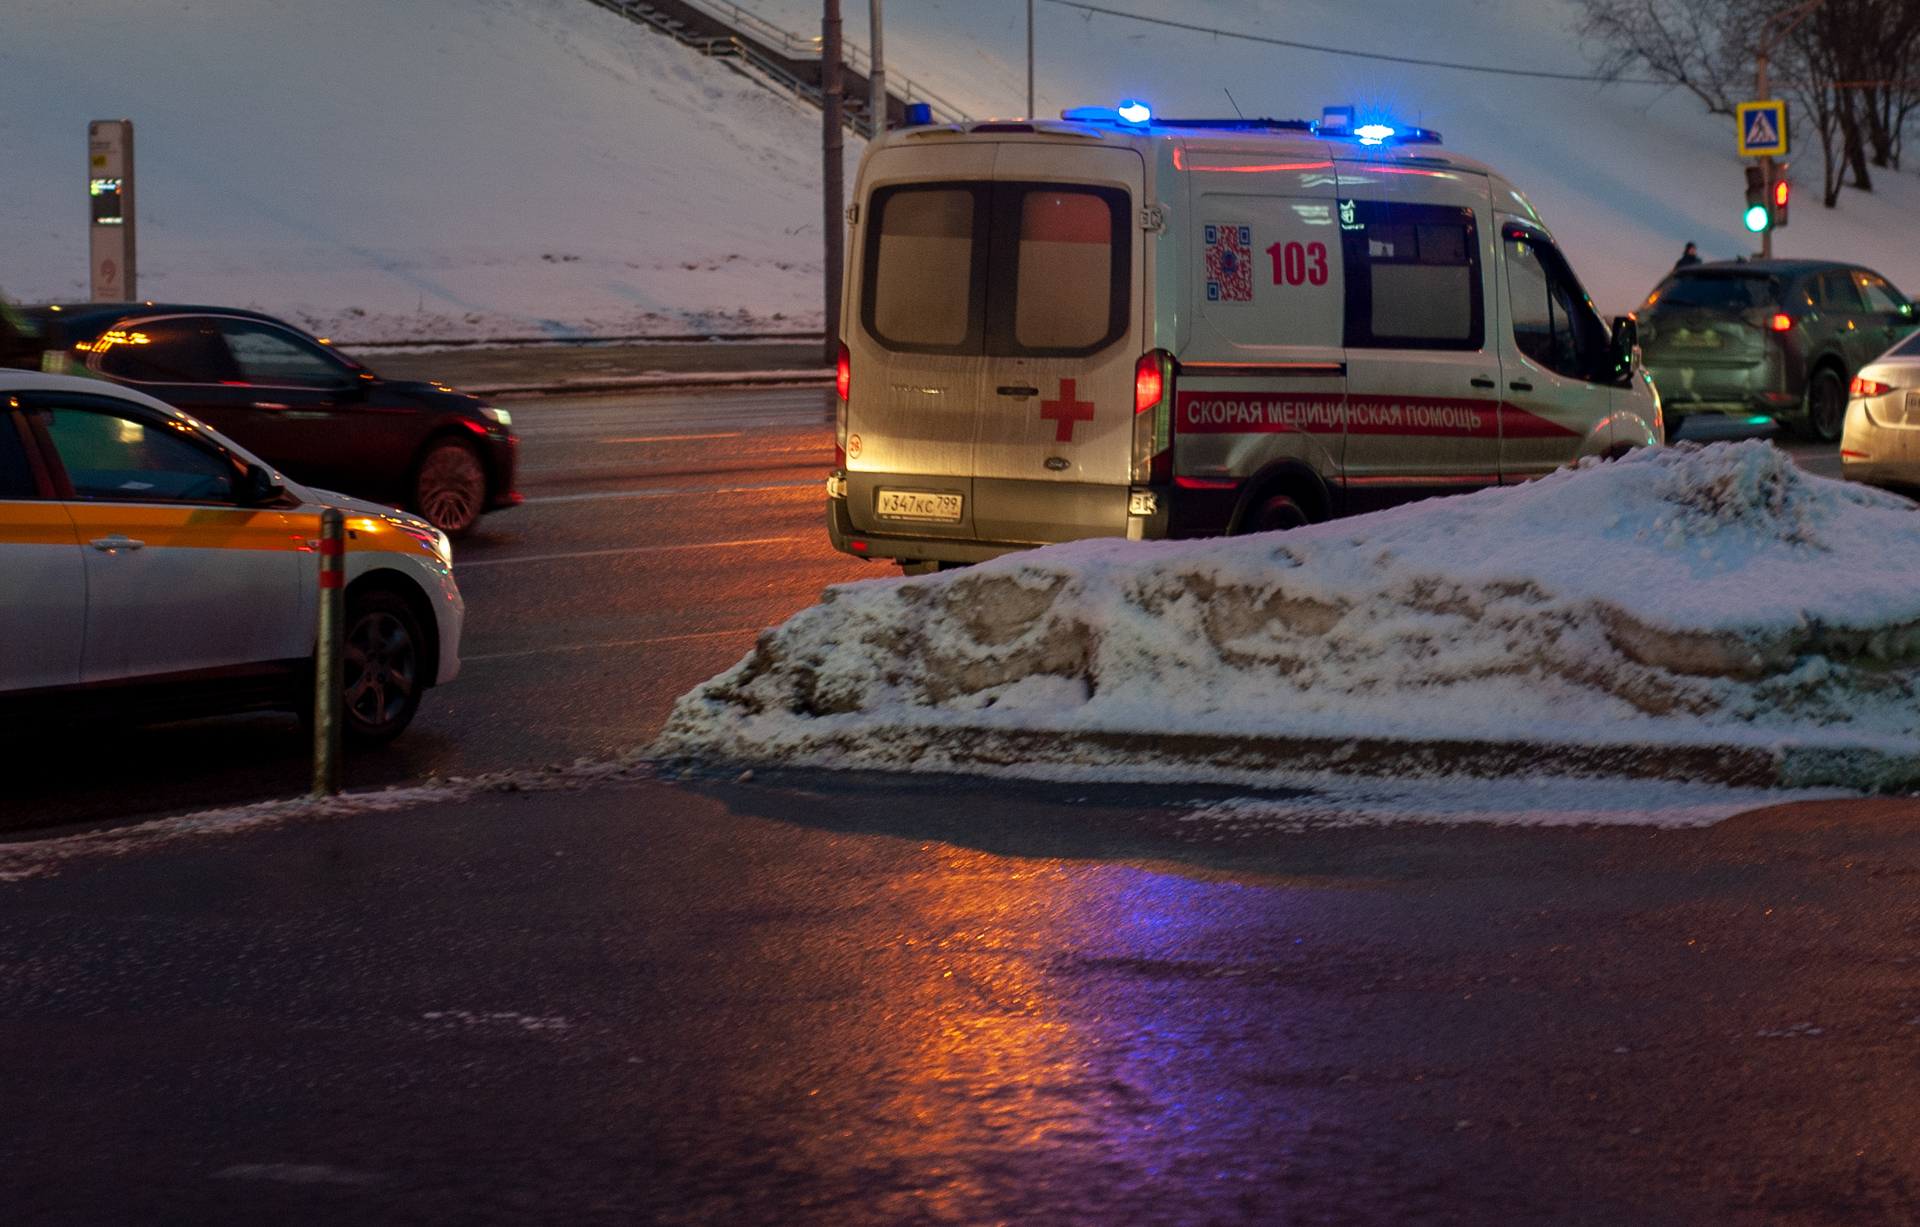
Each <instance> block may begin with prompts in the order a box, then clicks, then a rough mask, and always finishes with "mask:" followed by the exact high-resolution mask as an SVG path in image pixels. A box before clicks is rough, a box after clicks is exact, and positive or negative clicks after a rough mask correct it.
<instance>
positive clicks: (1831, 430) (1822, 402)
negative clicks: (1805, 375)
mask: <svg viewBox="0 0 1920 1227" xmlns="http://www.w3.org/2000/svg"><path fill="white" fill-rule="evenodd" d="M1846 423H1847V384H1846V381H1845V380H1843V379H1841V378H1840V372H1839V371H1836V370H1834V369H1833V368H1832V367H1830V366H1823V367H1821V368H1820V369H1819V370H1817V371H1815V372H1814V373H1813V379H1812V380H1811V381H1810V382H1809V383H1808V384H1807V422H1806V434H1807V437H1808V438H1810V439H1817V440H1819V441H1820V442H1822V443H1838V442H1839V441H1840V428H1841V427H1843V426H1845V425H1846Z"/></svg>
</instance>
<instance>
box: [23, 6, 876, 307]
mask: <svg viewBox="0 0 1920 1227" xmlns="http://www.w3.org/2000/svg"><path fill="white" fill-rule="evenodd" d="M118 118H131V119H132V120H134V123H135V141H136V151H137V156H138V163H139V166H138V174H139V201H138V204H139V211H140V234H139V242H140V284H139V290H140V294H141V296H142V297H143V298H155V299H161V298H165V299H172V300H175V301H194V302H218V303H230V304H236V305H244V306H255V307H259V308H261V309H263V310H266V311H271V312H274V313H276V314H280V315H284V316H287V317H289V318H293V319H298V320H303V321H306V322H307V323H309V324H310V325H312V326H313V327H315V328H316V329H319V330H321V331H322V332H323V333H324V334H326V335H331V336H333V337H336V338H341V339H366V338H388V337H408V336H419V335H426V336H452V335H469V336H471V335H482V336H484V335H494V336H502V335H508V336H525V335H540V334H543V333H565V332H572V331H588V332H597V333H632V332H647V331H657V332H684V331H687V330H688V329H689V328H693V329H700V330H710V331H716V332H717V331H744V330H779V329H785V328H795V329H805V328H818V327H819V325H820V298H821V294H820V279H821V257H820V242H821V240H820V225H821V221H820V203H819V200H820V197H819V183H820V169H819V168H820V154H819V149H820V120H819V112H818V111H816V110H810V109H808V108H806V107H803V106H801V105H799V104H797V103H796V102H794V101H793V100H792V99H791V98H784V97H781V96H778V95H776V94H773V93H770V92H769V91H767V90H766V89H763V88H761V87H760V86H758V85H756V84H754V83H753V82H751V81H748V80H747V79H745V78H743V77H741V76H739V75H738V74H736V73H734V72H733V71H731V70H730V69H728V68H727V67H726V66H725V65H724V64H722V63H720V62H718V61H713V60H708V59H704V58H702V57H701V56H699V55H697V54H695V53H693V52H691V51H688V50H686V49H685V48H682V47H679V46H678V45H676V44H674V43H672V42H671V41H669V40H668V39H665V38H662V37H661V36H659V35H658V34H655V33H653V32H652V31H650V30H647V29H644V28H642V27H640V26H637V25H634V24H632V23H630V22H627V21H624V20H622V19H621V18H619V17H616V16H614V15H612V14H610V13H608V12H606V11H604V10H602V9H599V8H596V7H594V6H593V5H591V4H588V3H586V0H407V3H405V4H394V3H390V2H388V0H323V2H322V3H317V4H298V5H296V4H287V3H284V2H280V0H170V2H169V3H165V4H137V5H129V4H125V3H118V2H116V0H7V2H6V3H5V4H0V290H4V292H5V293H6V294H7V295H8V296H9V297H10V298H13V299H15V300H24V301H36V300H55V301H58V300H70V299H75V298H84V297H85V296H86V293H87V284H86V275H87V248H86V243H87V234H86V226H87V216H86V200H85V184H86V133H87V121H89V120H92V119H118ZM859 153H860V145H859V142H858V141H852V140H850V141H849V166H850V167H851V166H852V165H853V164H854V163H856V162H857V160H858V157H859Z"/></svg>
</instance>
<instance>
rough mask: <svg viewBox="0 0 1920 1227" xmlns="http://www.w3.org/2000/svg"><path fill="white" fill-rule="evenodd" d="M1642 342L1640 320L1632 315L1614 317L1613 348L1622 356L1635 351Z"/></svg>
mask: <svg viewBox="0 0 1920 1227" xmlns="http://www.w3.org/2000/svg"><path fill="white" fill-rule="evenodd" d="M1639 344H1640V322H1639V321H1638V320H1636V319H1634V318H1633V317H1632V316H1631V315H1616V316H1614V317H1613V348H1614V350H1615V351H1616V352H1617V353H1619V354H1620V356H1621V357H1627V356H1629V355H1631V354H1632V353H1633V351H1634V350H1635V348H1637V347H1638V346H1639Z"/></svg>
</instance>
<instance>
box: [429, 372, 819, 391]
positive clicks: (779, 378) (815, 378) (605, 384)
mask: <svg viewBox="0 0 1920 1227" xmlns="http://www.w3.org/2000/svg"><path fill="white" fill-rule="evenodd" d="M833 378H834V376H833V372H832V371H820V370H797V371H705V372H693V373H688V374H681V375H664V374H663V375H631V376H615V377H612V378H607V379H569V380H562V381H559V382H555V383H497V384H461V385H460V390H461V391H463V392H471V393H473V394H474V395H476V396H563V395H566V394H568V393H586V394H589V395H591V394H593V393H597V392H651V391H663V392H664V391H673V390H676V389H685V388H770V387H805V388H811V387H821V388H826V387H831V386H833Z"/></svg>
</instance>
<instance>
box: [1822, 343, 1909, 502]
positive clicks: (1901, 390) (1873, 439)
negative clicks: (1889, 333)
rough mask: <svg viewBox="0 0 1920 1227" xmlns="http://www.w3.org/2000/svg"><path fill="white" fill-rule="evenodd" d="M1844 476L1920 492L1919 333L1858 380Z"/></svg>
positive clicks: (1844, 445)
mask: <svg viewBox="0 0 1920 1227" xmlns="http://www.w3.org/2000/svg"><path fill="white" fill-rule="evenodd" d="M1840 472H1841V474H1842V475H1843V476H1845V477H1846V479H1847V480H1848V481H1859V482H1865V483H1866V484H1868V485H1870V486H1885V487H1888V488H1891V489H1894V490H1897V491H1899V492H1901V493H1903V494H1909V495H1911V494H1917V493H1920V332H1916V333H1914V334H1913V335H1912V336H1909V337H1908V338H1907V339H1906V340H1904V341H1902V342H1900V344H1898V345H1896V346H1894V347H1893V348H1892V349H1890V350H1888V351H1887V352H1886V353H1884V354H1881V355H1880V356H1879V357H1878V358H1875V359H1874V360H1873V361H1872V362H1869V363H1867V365H1865V366H1863V367H1861V368H1860V373H1859V374H1857V375H1855V376H1854V377H1853V387H1852V389H1851V394H1850V396H1849V399H1848V401H1847V420H1846V425H1845V426H1843V427H1842V428H1841V431H1840Z"/></svg>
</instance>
